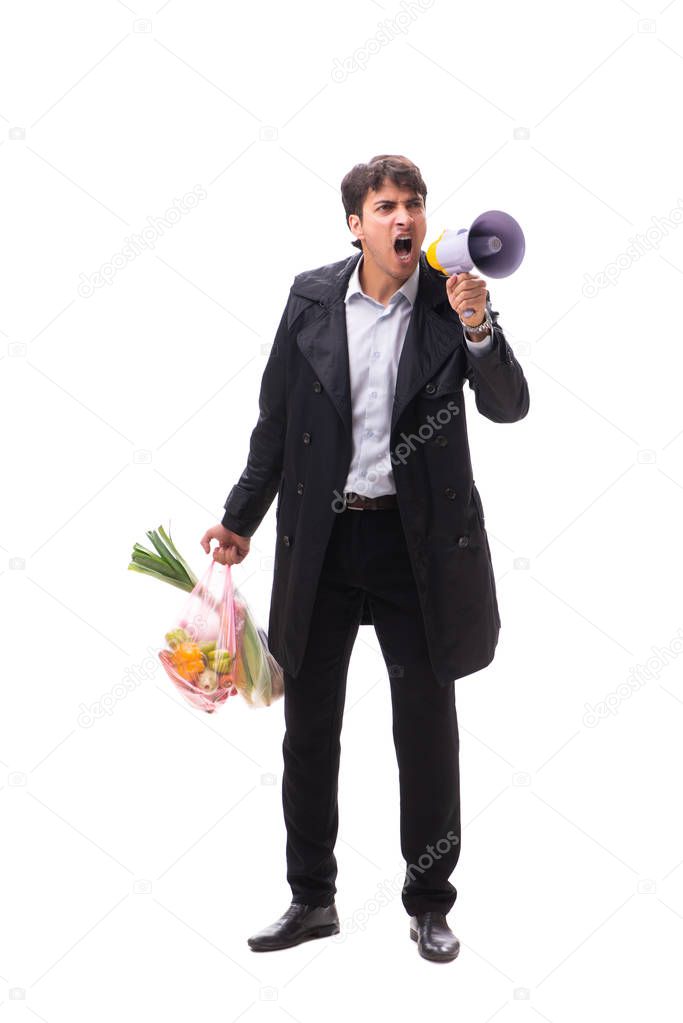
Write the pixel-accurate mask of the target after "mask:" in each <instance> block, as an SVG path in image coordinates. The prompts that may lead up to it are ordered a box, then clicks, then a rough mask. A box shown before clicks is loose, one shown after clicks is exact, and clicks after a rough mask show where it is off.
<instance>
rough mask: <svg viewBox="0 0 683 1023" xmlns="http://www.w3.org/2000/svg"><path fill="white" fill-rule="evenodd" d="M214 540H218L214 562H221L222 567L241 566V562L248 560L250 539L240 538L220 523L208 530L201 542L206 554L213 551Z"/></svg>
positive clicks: (214, 552)
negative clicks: (212, 543)
mask: <svg viewBox="0 0 683 1023" xmlns="http://www.w3.org/2000/svg"><path fill="white" fill-rule="evenodd" d="M212 540H218V547H215V548H214V551H213V560H214V561H218V562H220V564H221V565H239V563H240V561H244V559H245V558H246V556H247V554H248V553H249V547H250V545H251V539H250V537H248V536H239V535H238V534H237V533H233V532H232V530H231V529H226V528H225V526H223V525H221V523H220V522H219V523H218V525H216V526H211V528H210V529H207V531H206V532H205V533H204V536H203V537H202V538H201V540H200V541H199V542H200V543H201V545H202V547H203V548H204V551H205V553H206V554H208V553H209V551H210V549H211V541H212Z"/></svg>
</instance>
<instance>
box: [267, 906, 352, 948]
mask: <svg viewBox="0 0 683 1023" xmlns="http://www.w3.org/2000/svg"><path fill="white" fill-rule="evenodd" d="M331 934H339V917H338V916H337V908H336V906H335V904H334V902H333V903H332V905H331V906H307V905H304V904H303V903H298V902H293V903H292V904H291V906H290V907H289V909H288V910H287V911H286V913H284V914H283V915H282V916H281V917H280V919H279V920H276V921H275V923H274V924H271V925H270V927H266V928H264V930H262V931H259V932H258V934H254V935H252V936H251V938H247V944H248V945H249V947H250V948H252V949H253V950H254V952H271V951H273V950H274V949H277V948H290V947H291V946H292V945H298V944H300V942H302V941H310V940H311V938H327V937H329V936H330V935H331Z"/></svg>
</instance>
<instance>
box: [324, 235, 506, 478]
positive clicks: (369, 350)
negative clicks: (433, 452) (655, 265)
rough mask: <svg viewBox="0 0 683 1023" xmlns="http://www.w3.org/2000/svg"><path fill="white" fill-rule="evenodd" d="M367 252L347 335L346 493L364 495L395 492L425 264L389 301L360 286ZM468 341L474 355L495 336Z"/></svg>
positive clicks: (355, 278)
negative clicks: (397, 408)
mask: <svg viewBox="0 0 683 1023" xmlns="http://www.w3.org/2000/svg"><path fill="white" fill-rule="evenodd" d="M362 262H363V256H362V255H361V257H360V259H359V260H358V263H357V264H356V267H355V269H354V271H353V273H352V275H351V279H350V280H349V285H348V288H347V290H346V298H345V304H346V334H347V339H348V350H349V376H350V385H351V427H352V456H351V464H350V466H349V472H348V476H347V478H346V483H345V485H344V493H347V492H348V491H354V492H355V493H356V494H361V495H362V496H363V497H379V496H380V495H381V494H395V493H396V486H395V484H394V474H393V471H392V467H391V458H390V454H389V434H390V427H391V415H392V410H393V402H394V391H395V388H396V374H397V371H398V362H399V359H400V357H401V350H402V348H403V342H404V340H405V336H406V332H407V330H408V321H409V320H410V316H411V313H412V311H413V305H414V304H415V298H416V296H417V287H418V279H419V276H420V266H419V263H418V265H417V266H416V267H415V270H414V271H413V272H412V274H411V275H410V277H409V278H408V279H407V280H406V281H404V282H403V284H402V285H401V287H400V288H399V289H398V291H395V292H394V294H393V295H392V296H391V298H390V299H389V302H388V303H387V305H386V306H384V305H382V303H381V302H378V301H377V300H376V299H374V298H370V296H369V295H366V294H365V292H364V291H363V289H362V288H361V285H360V267H361V264H362ZM465 342H466V344H467V347H468V348H469V350H470V352H472V354H473V355H475V356H477V355H485V354H486V352H488V351H489V350H490V349H491V348H492V346H493V337H492V336H491V335H489V336H488V337H487V338H486V339H485V340H484V341H470V340H469V338H468V337H467V335H465Z"/></svg>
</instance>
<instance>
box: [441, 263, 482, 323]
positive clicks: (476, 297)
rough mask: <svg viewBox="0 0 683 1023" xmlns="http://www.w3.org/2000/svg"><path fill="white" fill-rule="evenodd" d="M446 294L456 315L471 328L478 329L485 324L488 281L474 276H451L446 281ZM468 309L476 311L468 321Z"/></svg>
mask: <svg viewBox="0 0 683 1023" xmlns="http://www.w3.org/2000/svg"><path fill="white" fill-rule="evenodd" d="M446 293H447V294H448V301H449V302H450V303H451V306H452V308H453V309H455V311H456V313H457V314H458V316H459V317H460V319H461V320H462V321H463V323H466V324H467V326H469V327H478V326H479V324H480V323H483V322H484V319H485V316H484V314H485V311H486V281H485V280H484V279H483V277H475V275H474V274H468V273H462V274H451V276H450V277H449V278H448V280H447V281H446ZM466 309H474V315H473V316H470V317H469V318H468V319H466V318H465V317H464V316H463V313H464V311H465V310H466Z"/></svg>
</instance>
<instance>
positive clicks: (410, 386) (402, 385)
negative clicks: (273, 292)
mask: <svg viewBox="0 0 683 1023" xmlns="http://www.w3.org/2000/svg"><path fill="white" fill-rule="evenodd" d="M361 255H362V253H360V252H359V253H358V254H357V255H353V256H350V257H349V259H347V260H344V261H340V262H338V263H330V264H328V265H327V266H323V267H320V268H318V269H317V270H309V271H306V272H305V273H303V274H299V275H298V276H297V277H295V279H294V282H293V284H292V287H291V291H292V292H293V293H294V294H296V295H300V296H301V297H303V298H308V299H312V300H314V301H316V302H317V303H318V304H319V305H320V306H321V307H322V310H323V311H322V313H321V315H320V316H318V317H316V318H315V319H314V320H312V321H311V322H310V323H308V324H307V325H306V326H305V327H304V328H303V329H302V330H300V331H299V332H298V334H297V344H298V346H299V348H300V350H301V353H302V354H303V356H304V357H305V358H306V359H307V360H308V362H309V363H310V365H311V367H312V369H313V372H314V373H315V376H316V377H317V378H318V380H320V381H321V383H322V385H323V387H324V388H325V390H326V391H327V393H328V395H329V397H330V399H331V400H332V402H333V404H334V406H335V408H336V409H337V412H338V413H339V415H340V417H341V419H342V422H343V424H344V428H345V430H346V432H347V434H348V436H349V437H351V429H352V427H351V387H350V381H349V355H348V338H347V332H346V304H345V301H344V298H345V296H346V291H347V288H348V285H349V280H350V279H351V275H352V273H353V271H354V269H355V267H356V265H357V264H358V262H359V260H360V257H361ZM419 267H420V274H419V281H418V289H417V298H416V301H415V304H414V305H413V309H412V312H411V315H410V320H409V322H408V328H407V331H406V336H405V339H404V342H403V348H402V351H401V357H400V359H399V363H398V370H397V374H396V390H395V395H394V407H393V412H392V417H391V433H392V434H393V432H394V428H395V427H396V425H397V422H398V419H399V417H400V415H401V413H402V412H403V411H404V409H405V408H406V406H407V405H408V404H409V402H410V401H411V400H412V399H413V398H414V397H415V395H416V394H417V392H418V391H419V390H420V388H421V387H422V386H423V385H424V384H425V383H426V382H427V380H428V379H429V378H430V376H433V375H434V373H435V372H436V371H437V369H438V368H439V366H440V365H441V364H442V363H443V362H444V361H445V360H446V359H447V358H448V357H449V356H450V355H452V354H453V352H454V351H455V350H456V349H457V348H459V347H461V345H462V331H460V332H459V331H458V329H457V327H456V326H455V325H454V324H453V323H449V322H448V321H447V320H446V319H444V318H443V317H441V316H439V314H438V313H437V312H435V309H434V307H435V306H437V305H440V304H443V303H446V305H448V297H447V295H446V278H445V277H444V276H443V274H441V273H440V272H439V271H437V270H434V269H433V268H432V267H431V266H430V265H429V263H428V262H427V258H426V256H425V254H424V252H421V253H420V261H419Z"/></svg>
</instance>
